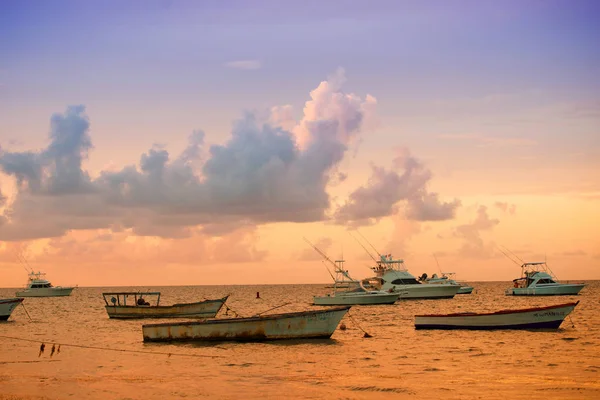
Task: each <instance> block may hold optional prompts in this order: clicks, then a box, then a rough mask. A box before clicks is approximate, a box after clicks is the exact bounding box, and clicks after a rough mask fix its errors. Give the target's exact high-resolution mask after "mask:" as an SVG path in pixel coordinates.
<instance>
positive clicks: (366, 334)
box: [363, 332, 373, 338]
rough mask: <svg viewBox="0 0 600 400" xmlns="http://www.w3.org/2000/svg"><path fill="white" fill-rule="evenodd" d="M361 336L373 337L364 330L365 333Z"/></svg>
mask: <svg viewBox="0 0 600 400" xmlns="http://www.w3.org/2000/svg"><path fill="white" fill-rule="evenodd" d="M363 337H364V338H370V337H373V336H371V335H369V334H368V333H367V332H365V334H364V335H363Z"/></svg>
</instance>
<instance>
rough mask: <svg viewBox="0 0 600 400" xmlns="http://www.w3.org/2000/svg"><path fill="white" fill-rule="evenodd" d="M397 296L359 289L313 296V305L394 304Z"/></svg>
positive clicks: (390, 293) (380, 291)
mask: <svg viewBox="0 0 600 400" xmlns="http://www.w3.org/2000/svg"><path fill="white" fill-rule="evenodd" d="M399 296H400V294H398V293H394V292H385V291H382V290H370V291H365V290H362V289H360V290H353V291H344V292H339V291H338V292H334V293H333V294H328V295H326V296H315V297H314V298H313V303H314V304H315V305H317V306H341V305H376V304H394V303H395V302H396V300H398V297H399Z"/></svg>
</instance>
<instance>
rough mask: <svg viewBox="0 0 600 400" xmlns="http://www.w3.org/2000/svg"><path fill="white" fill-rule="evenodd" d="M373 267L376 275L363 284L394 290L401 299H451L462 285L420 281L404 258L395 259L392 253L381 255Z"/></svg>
mask: <svg viewBox="0 0 600 400" xmlns="http://www.w3.org/2000/svg"><path fill="white" fill-rule="evenodd" d="M379 257H380V259H379V260H376V265H375V266H374V267H372V270H373V272H375V276H374V277H371V278H367V279H365V280H363V286H364V287H366V288H373V289H376V290H384V291H393V292H396V293H398V295H399V296H398V298H400V299H451V298H453V297H454V296H455V295H456V293H457V292H458V290H459V289H460V287H461V286H460V285H451V284H446V285H439V284H429V283H424V282H421V281H418V280H417V278H415V276H414V275H412V274H411V273H410V272H408V269H407V268H406V266H405V264H404V260H401V259H394V258H393V257H392V255H391V254H386V255H380V256H379Z"/></svg>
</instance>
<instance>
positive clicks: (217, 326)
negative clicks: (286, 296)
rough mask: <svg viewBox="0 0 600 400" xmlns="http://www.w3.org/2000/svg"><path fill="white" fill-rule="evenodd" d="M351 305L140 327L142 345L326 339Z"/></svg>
mask: <svg viewBox="0 0 600 400" xmlns="http://www.w3.org/2000/svg"><path fill="white" fill-rule="evenodd" d="M350 307H351V306H344V307H336V308H326V309H323V310H312V311H302V312H291V313H284V314H270V315H263V316H258V315H257V316H253V317H249V318H227V319H208V320H204V321H193V322H172V323H162V324H146V325H142V334H143V336H144V342H170V341H263V340H279V339H317V338H330V337H331V335H332V334H333V332H334V331H335V329H336V328H337V326H338V324H339V323H340V321H341V320H342V318H343V317H344V315H346V313H347V312H348V310H350Z"/></svg>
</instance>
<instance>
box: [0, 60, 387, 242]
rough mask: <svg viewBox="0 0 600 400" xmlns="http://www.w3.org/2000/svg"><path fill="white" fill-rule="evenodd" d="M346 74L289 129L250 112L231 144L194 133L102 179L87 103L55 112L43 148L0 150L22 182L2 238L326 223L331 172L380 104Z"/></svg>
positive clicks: (6, 213)
mask: <svg viewBox="0 0 600 400" xmlns="http://www.w3.org/2000/svg"><path fill="white" fill-rule="evenodd" d="M342 78H343V70H339V71H338V72H337V73H336V74H335V75H334V76H332V77H331V78H330V79H331V80H328V81H323V82H321V83H320V84H319V86H318V87H317V88H316V89H315V90H313V91H312V92H311V94H310V100H308V101H307V102H306V105H305V107H304V115H303V117H302V118H301V120H300V121H298V122H297V123H296V125H295V126H294V127H293V128H292V129H290V130H284V129H282V128H281V127H278V126H274V125H272V124H271V123H269V119H266V120H261V119H260V118H259V117H257V116H256V115H253V114H247V115H245V116H244V117H243V118H242V119H240V120H239V121H237V123H236V124H235V126H234V128H233V131H232V134H231V137H230V138H229V140H228V141H227V142H226V143H225V144H222V145H211V146H209V145H207V144H206V143H205V142H204V133H203V132H202V131H196V132H194V133H192V135H191V136H190V137H189V143H188V146H187V147H186V148H185V149H184V150H183V151H182V152H181V154H179V155H176V156H175V157H173V156H172V155H171V154H170V153H169V152H168V151H167V150H166V149H165V148H161V147H159V146H153V147H152V148H150V149H149V150H148V151H147V152H146V153H144V154H142V155H141V156H140V158H139V162H138V163H137V164H131V165H127V166H125V167H123V168H121V169H117V168H115V167H114V166H113V167H111V168H110V169H105V170H102V171H100V173H99V175H98V176H97V177H96V178H94V179H91V178H90V175H89V174H88V172H87V171H85V170H84V169H83V166H82V162H83V160H84V159H86V158H87V157H88V152H89V151H90V150H91V149H92V148H93V146H92V141H91V137H90V135H89V128H90V122H89V119H88V117H87V115H86V114H85V109H84V107H83V106H75V107H69V108H68V109H67V110H66V112H65V113H58V114H54V115H53V116H52V118H51V132H50V137H49V139H50V143H49V145H48V146H47V147H46V148H45V149H43V150H41V151H37V152H35V151H27V152H10V151H1V152H0V171H2V172H3V173H4V174H7V175H9V176H11V177H13V178H14V179H15V181H16V182H17V187H18V192H17V194H16V196H15V198H14V201H12V202H10V204H7V205H6V206H5V207H4V210H3V212H2V214H0V224H2V229H0V240H27V239H36V238H44V237H59V236H62V235H64V234H66V233H67V232H69V231H71V230H86V229H115V230H126V229H131V230H132V232H134V233H135V234H137V235H151V236H161V237H173V238H182V237H189V236H191V235H194V234H195V231H194V229H191V228H194V227H201V228H203V229H205V232H210V231H213V232H218V233H219V234H223V235H224V234H227V233H228V232H231V231H232V230H236V229H240V228H242V227H247V226H253V225H256V224H263V223H270V222H314V221H322V220H324V219H325V218H326V212H327V210H328V209H329V207H330V197H329V195H328V193H327V191H326V189H327V187H328V185H329V184H330V183H331V182H332V177H333V178H334V179H335V180H334V181H335V182H337V181H338V180H339V179H340V178H343V176H342V175H340V174H339V172H338V171H337V165H338V164H339V163H340V161H341V160H342V159H343V158H344V156H345V154H346V152H347V150H348V149H349V146H350V145H351V144H352V143H353V142H354V141H355V140H356V138H357V137H358V136H359V135H360V134H361V132H362V131H363V123H364V121H368V120H371V119H372V116H371V115H370V113H373V112H374V105H375V104H376V101H375V99H374V98H373V97H371V96H367V97H366V98H365V99H361V98H360V97H358V96H356V95H353V94H345V93H342V92H341V84H342V82H343V79H342ZM300 136H301V137H302V141H303V142H302V145H300V143H299V137H300Z"/></svg>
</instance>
